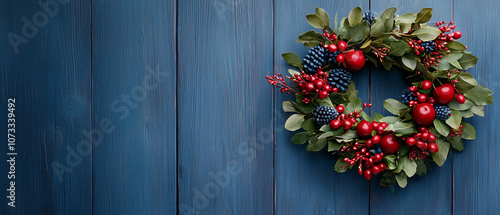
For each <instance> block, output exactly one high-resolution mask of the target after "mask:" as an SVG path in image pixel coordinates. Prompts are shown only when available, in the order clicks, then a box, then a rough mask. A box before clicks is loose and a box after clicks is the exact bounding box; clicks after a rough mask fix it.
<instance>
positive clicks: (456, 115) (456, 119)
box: [446, 110, 462, 129]
mask: <svg viewBox="0 0 500 215" xmlns="http://www.w3.org/2000/svg"><path fill="white" fill-rule="evenodd" d="M451 114H452V115H451V116H450V117H448V119H447V120H446V124H448V125H449V126H450V127H452V128H454V129H458V128H459V127H460V123H461V122H462V114H461V113H460V111H458V110H451Z"/></svg>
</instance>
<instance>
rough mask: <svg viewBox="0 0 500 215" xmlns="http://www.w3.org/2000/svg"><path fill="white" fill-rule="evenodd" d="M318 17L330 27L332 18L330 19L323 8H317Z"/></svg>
mask: <svg viewBox="0 0 500 215" xmlns="http://www.w3.org/2000/svg"><path fill="white" fill-rule="evenodd" d="M316 15H318V16H319V17H320V18H321V19H322V20H323V23H324V24H325V26H330V17H328V13H326V11H325V10H323V8H319V7H317V8H316Z"/></svg>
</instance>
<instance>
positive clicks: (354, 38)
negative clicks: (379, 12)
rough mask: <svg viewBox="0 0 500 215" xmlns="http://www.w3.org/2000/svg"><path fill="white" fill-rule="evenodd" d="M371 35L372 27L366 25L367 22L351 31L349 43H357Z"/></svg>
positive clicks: (352, 28)
mask: <svg viewBox="0 0 500 215" xmlns="http://www.w3.org/2000/svg"><path fill="white" fill-rule="evenodd" d="M369 33H370V26H368V25H367V24H366V21H363V23H360V24H358V25H356V26H354V27H351V28H350V29H349V37H348V38H349V42H352V43H356V42H360V41H361V40H363V39H364V38H365V37H367V36H368V35H369Z"/></svg>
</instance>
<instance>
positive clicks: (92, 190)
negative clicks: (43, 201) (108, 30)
mask: <svg viewBox="0 0 500 215" xmlns="http://www.w3.org/2000/svg"><path fill="white" fill-rule="evenodd" d="M93 9H94V0H91V1H90V131H91V132H92V131H93V129H92V113H93V111H92V108H93V99H94V97H93V93H94V83H93V79H94V76H93V69H94V67H93V64H92V63H93V60H94V58H93V53H94V51H93V50H94V46H93V41H94V40H93V39H94V38H93V33H92V32H93V27H94V23H93ZM90 145H91V147H92V150H91V153H92V159H91V160H90V167H91V168H92V169H91V171H90V177H91V182H90V184H91V190H90V198H91V203H90V205H91V207H92V209H91V213H92V214H95V211H94V195H95V193H94V138H90Z"/></svg>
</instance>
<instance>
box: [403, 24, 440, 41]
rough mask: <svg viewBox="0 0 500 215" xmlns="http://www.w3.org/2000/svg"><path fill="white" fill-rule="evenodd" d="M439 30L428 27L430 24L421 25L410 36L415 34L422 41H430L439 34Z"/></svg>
mask: <svg viewBox="0 0 500 215" xmlns="http://www.w3.org/2000/svg"><path fill="white" fill-rule="evenodd" d="M441 33H442V32H441V30H439V29H437V28H434V27H430V26H425V25H424V26H421V27H420V28H419V29H417V30H415V31H414V32H413V34H411V35H412V36H417V37H418V38H419V39H421V40H422V41H431V40H434V39H436V37H437V36H439V34H441Z"/></svg>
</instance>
